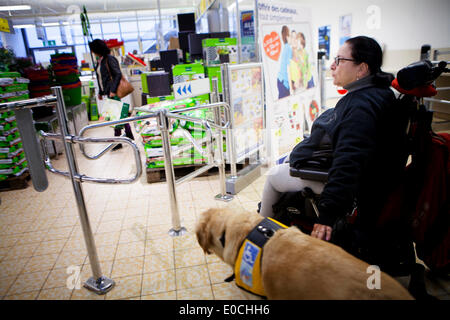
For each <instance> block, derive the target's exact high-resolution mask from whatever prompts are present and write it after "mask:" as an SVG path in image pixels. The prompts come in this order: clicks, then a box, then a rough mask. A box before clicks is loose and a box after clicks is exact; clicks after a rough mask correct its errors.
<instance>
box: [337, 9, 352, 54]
mask: <svg viewBox="0 0 450 320" xmlns="http://www.w3.org/2000/svg"><path fill="white" fill-rule="evenodd" d="M351 36H352V15H351V14H347V15H345V16H340V17H339V46H342V45H343V44H344V42H345V41H347V40H348V39H350V37H351Z"/></svg>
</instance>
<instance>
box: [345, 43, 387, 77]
mask: <svg viewBox="0 0 450 320" xmlns="http://www.w3.org/2000/svg"><path fill="white" fill-rule="evenodd" d="M345 42H346V43H348V44H349V45H350V48H351V51H352V58H353V59H355V62H356V63H363V62H365V63H367V65H368V66H369V72H370V74H371V75H375V78H374V81H375V83H376V84H377V85H378V86H390V85H391V82H392V80H394V75H392V74H391V73H386V72H383V71H381V64H382V62H383V51H382V50H381V47H380V45H379V44H378V42H376V41H375V40H374V39H372V38H369V37H365V36H358V37H354V38H350V39H348V40H347V41H345Z"/></svg>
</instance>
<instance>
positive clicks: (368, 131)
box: [260, 36, 404, 241]
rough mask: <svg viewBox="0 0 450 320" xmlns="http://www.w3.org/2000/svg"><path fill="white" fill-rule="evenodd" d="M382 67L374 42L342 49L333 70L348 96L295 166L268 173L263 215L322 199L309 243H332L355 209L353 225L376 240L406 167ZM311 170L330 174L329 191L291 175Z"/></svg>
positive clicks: (292, 159) (302, 146) (296, 153)
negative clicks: (286, 204)
mask: <svg viewBox="0 0 450 320" xmlns="http://www.w3.org/2000/svg"><path fill="white" fill-rule="evenodd" d="M381 64H382V50H381V48H380V46H379V45H378V43H377V42H376V41H375V40H374V39H372V38H369V37H364V36H358V37H354V38H351V39H348V40H347V41H346V42H345V43H344V44H343V45H342V47H340V48H339V50H338V53H337V56H336V57H335V59H334V62H333V64H332V65H331V71H332V76H333V79H334V82H333V83H334V84H335V85H336V86H341V87H343V88H344V89H346V90H347V94H346V95H345V96H344V97H342V98H341V99H340V100H339V102H338V103H337V104H336V106H335V108H333V109H329V110H327V111H325V112H324V113H322V114H321V115H320V117H318V118H317V119H316V120H315V121H314V124H313V126H312V129H311V134H310V136H309V137H308V138H306V139H304V140H303V141H302V142H301V143H299V144H298V145H297V146H295V147H294V149H293V150H292V152H291V154H290V155H289V162H287V161H285V163H283V164H281V165H278V166H276V167H274V168H272V169H271V170H270V171H269V172H268V174H267V175H268V176H267V180H266V183H265V186H264V191H263V195H262V201H261V208H260V214H261V215H262V216H264V217H273V216H274V213H273V208H272V206H273V205H274V204H275V203H277V201H278V200H279V199H280V197H281V195H282V194H283V193H285V192H294V191H300V190H303V189H304V188H305V187H309V188H311V189H312V190H313V191H314V192H315V193H316V194H320V198H319V201H318V204H317V209H318V212H319V217H318V223H316V224H314V229H313V231H312V233H311V236H313V237H315V238H319V239H322V240H326V241H330V239H331V237H332V232H333V227H334V226H335V224H336V222H337V221H338V220H339V219H342V218H343V217H345V216H346V215H347V214H349V213H351V212H352V210H353V208H354V205H355V203H356V204H357V208H358V216H357V221H356V222H355V226H356V227H357V228H358V229H359V230H363V233H365V231H367V232H368V234H369V233H370V230H371V228H372V227H373V226H374V225H375V222H376V218H377V215H379V213H380V211H381V208H382V205H383V204H384V203H385V199H386V197H387V195H388V193H389V192H390V190H391V186H393V185H395V181H396V180H397V179H399V178H400V175H401V172H402V171H403V166H404V163H403V161H402V160H403V159H402V156H401V154H400V152H399V151H398V150H396V143H397V141H395V140H396V135H397V131H396V128H395V126H394V124H395V121H393V119H389V109H390V107H392V106H393V105H394V103H395V95H394V93H393V91H392V90H391V89H390V84H391V81H392V80H393V78H394V77H393V76H392V75H391V74H388V73H384V72H382V71H381ZM391 109H392V108H391ZM315 160H318V161H315ZM308 163H316V164H317V163H320V166H325V168H324V169H328V178H327V182H326V184H324V183H322V182H318V181H308V180H304V179H300V178H298V177H293V176H291V175H290V168H297V169H299V168H302V167H303V166H305V165H306V164H308Z"/></svg>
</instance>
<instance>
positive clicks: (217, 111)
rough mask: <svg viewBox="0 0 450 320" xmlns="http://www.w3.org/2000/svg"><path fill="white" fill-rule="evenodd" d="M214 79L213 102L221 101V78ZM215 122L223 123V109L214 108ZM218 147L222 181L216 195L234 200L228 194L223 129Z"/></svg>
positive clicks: (226, 199)
mask: <svg viewBox="0 0 450 320" xmlns="http://www.w3.org/2000/svg"><path fill="white" fill-rule="evenodd" d="M211 81H212V87H213V93H214V94H212V95H211V97H212V100H213V101H211V102H212V103H216V102H219V80H218V79H217V78H213V79H211ZM214 122H215V123H216V125H218V126H220V124H221V111H220V109H219V108H214ZM216 130H217V132H218V133H217V134H216V148H217V153H218V154H219V159H218V161H217V162H218V163H217V167H218V168H219V181H220V193H219V194H218V195H216V196H215V199H216V200H222V201H231V200H233V196H232V195H229V194H227V187H226V182H225V161H224V157H223V134H222V130H220V129H216Z"/></svg>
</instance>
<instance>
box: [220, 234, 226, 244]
mask: <svg viewBox="0 0 450 320" xmlns="http://www.w3.org/2000/svg"><path fill="white" fill-rule="evenodd" d="M220 243H221V244H222V247H224V248H225V231H224V232H223V233H222V236H221V237H220Z"/></svg>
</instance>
